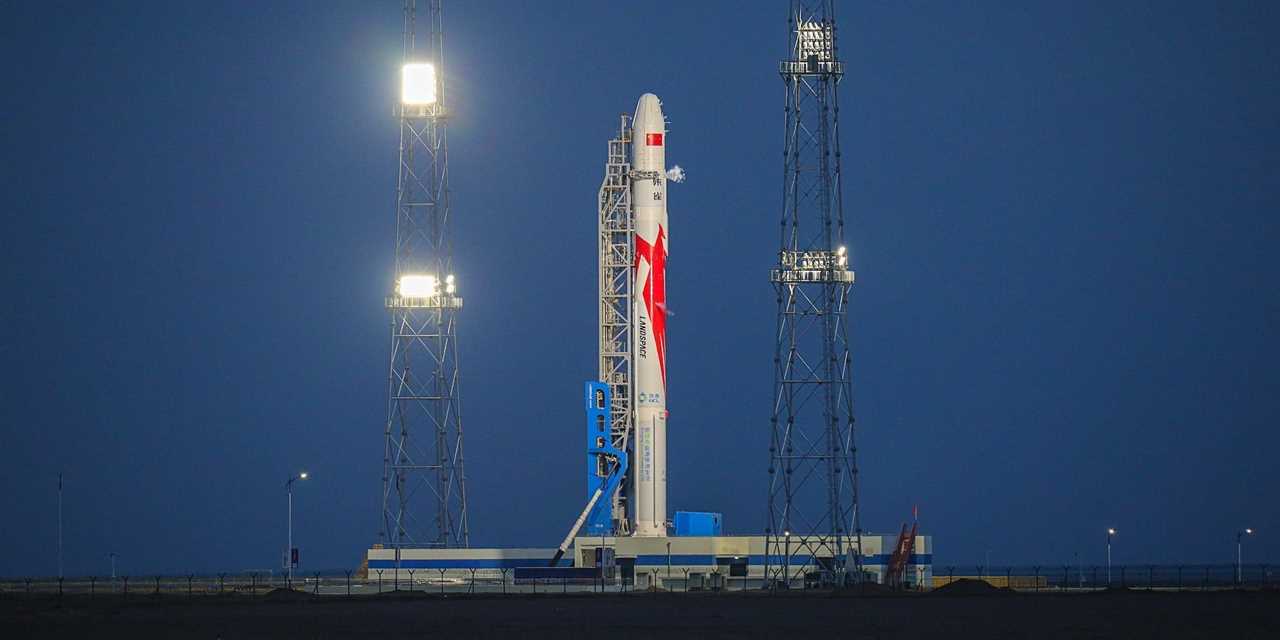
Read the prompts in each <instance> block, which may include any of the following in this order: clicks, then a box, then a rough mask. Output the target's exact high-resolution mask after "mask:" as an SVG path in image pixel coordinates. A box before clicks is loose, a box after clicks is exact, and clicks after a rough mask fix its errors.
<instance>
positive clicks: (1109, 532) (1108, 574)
mask: <svg viewBox="0 0 1280 640" xmlns="http://www.w3.org/2000/svg"><path fill="white" fill-rule="evenodd" d="M1115 534H1116V530H1115V528H1114V527H1111V528H1108V529H1107V586H1108V587H1109V586H1111V536H1114V535H1115Z"/></svg>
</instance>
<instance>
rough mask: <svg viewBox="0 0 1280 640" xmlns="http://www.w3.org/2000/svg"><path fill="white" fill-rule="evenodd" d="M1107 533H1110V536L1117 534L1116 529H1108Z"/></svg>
mask: <svg viewBox="0 0 1280 640" xmlns="http://www.w3.org/2000/svg"><path fill="white" fill-rule="evenodd" d="M1107 533H1108V534H1110V535H1113V536H1114V535H1115V534H1116V530H1115V529H1107Z"/></svg>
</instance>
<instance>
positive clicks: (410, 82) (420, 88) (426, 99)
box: [400, 62, 436, 105]
mask: <svg viewBox="0 0 1280 640" xmlns="http://www.w3.org/2000/svg"><path fill="white" fill-rule="evenodd" d="M400 82H401V84H400V102H402V103H404V104H407V105H425V104H435V103H436V68H435V66H433V65H431V64H429V63H426V62H414V63H410V64H406V65H405V66H404V69H403V70H402V71H401V79H400Z"/></svg>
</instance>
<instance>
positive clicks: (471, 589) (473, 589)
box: [467, 569, 476, 593]
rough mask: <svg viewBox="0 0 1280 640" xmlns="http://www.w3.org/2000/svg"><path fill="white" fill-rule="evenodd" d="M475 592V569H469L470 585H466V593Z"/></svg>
mask: <svg viewBox="0 0 1280 640" xmlns="http://www.w3.org/2000/svg"><path fill="white" fill-rule="evenodd" d="M475 592H476V570H475V569H472V570H471V586H470V587H467V593H475Z"/></svg>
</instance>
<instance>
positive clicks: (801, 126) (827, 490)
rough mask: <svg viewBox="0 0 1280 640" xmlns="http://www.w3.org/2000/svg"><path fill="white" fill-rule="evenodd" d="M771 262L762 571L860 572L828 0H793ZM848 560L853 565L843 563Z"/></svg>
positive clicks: (838, 73) (783, 575)
mask: <svg viewBox="0 0 1280 640" xmlns="http://www.w3.org/2000/svg"><path fill="white" fill-rule="evenodd" d="M790 11H791V13H790V16H789V18H788V26H789V29H790V37H789V45H790V55H789V58H788V59H787V60H784V61H782V62H781V63H780V64H779V73H780V74H781V76H782V80H783V82H784V84H785V85H786V110H785V113H786V117H785V123H786V129H785V130H786V142H785V151H784V186H783V206H782V217H781V229H780V249H779V253H778V264H777V266H776V267H775V268H774V269H773V270H772V271H771V272H770V280H771V281H772V282H773V286H774V289H775V291H776V293H777V303H778V316H777V345H776V348H775V351H774V390H775V392H774V398H773V399H774V403H773V417H772V420H771V431H772V434H771V438H770V443H769V500H768V502H769V505H768V518H769V520H768V525H767V527H766V529H765V546H766V551H765V577H766V580H767V581H768V584H770V585H773V586H776V587H785V586H790V585H792V584H793V583H795V582H796V581H806V580H807V581H819V582H821V583H825V584H844V583H846V582H848V581H856V580H861V578H862V575H863V573H862V570H861V564H862V528H861V525H860V523H859V517H858V468H857V463H856V451H857V449H856V446H855V444H854V417H853V396H852V378H851V373H850V355H849V338H848V325H847V311H848V308H847V307H848V303H849V291H850V288H851V287H852V285H853V272H852V271H850V270H849V268H848V257H847V255H846V252H845V249H844V212H843V203H842V193H841V183H840V137H839V128H838V121H839V103H838V100H837V91H836V89H837V85H838V84H839V82H840V79H841V77H842V76H843V73H844V68H843V65H842V63H840V62H839V59H838V57H837V55H836V47H835V19H834V12H833V7H832V1H831V0H793V2H792V3H791V10H790ZM851 565H852V566H851Z"/></svg>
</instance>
